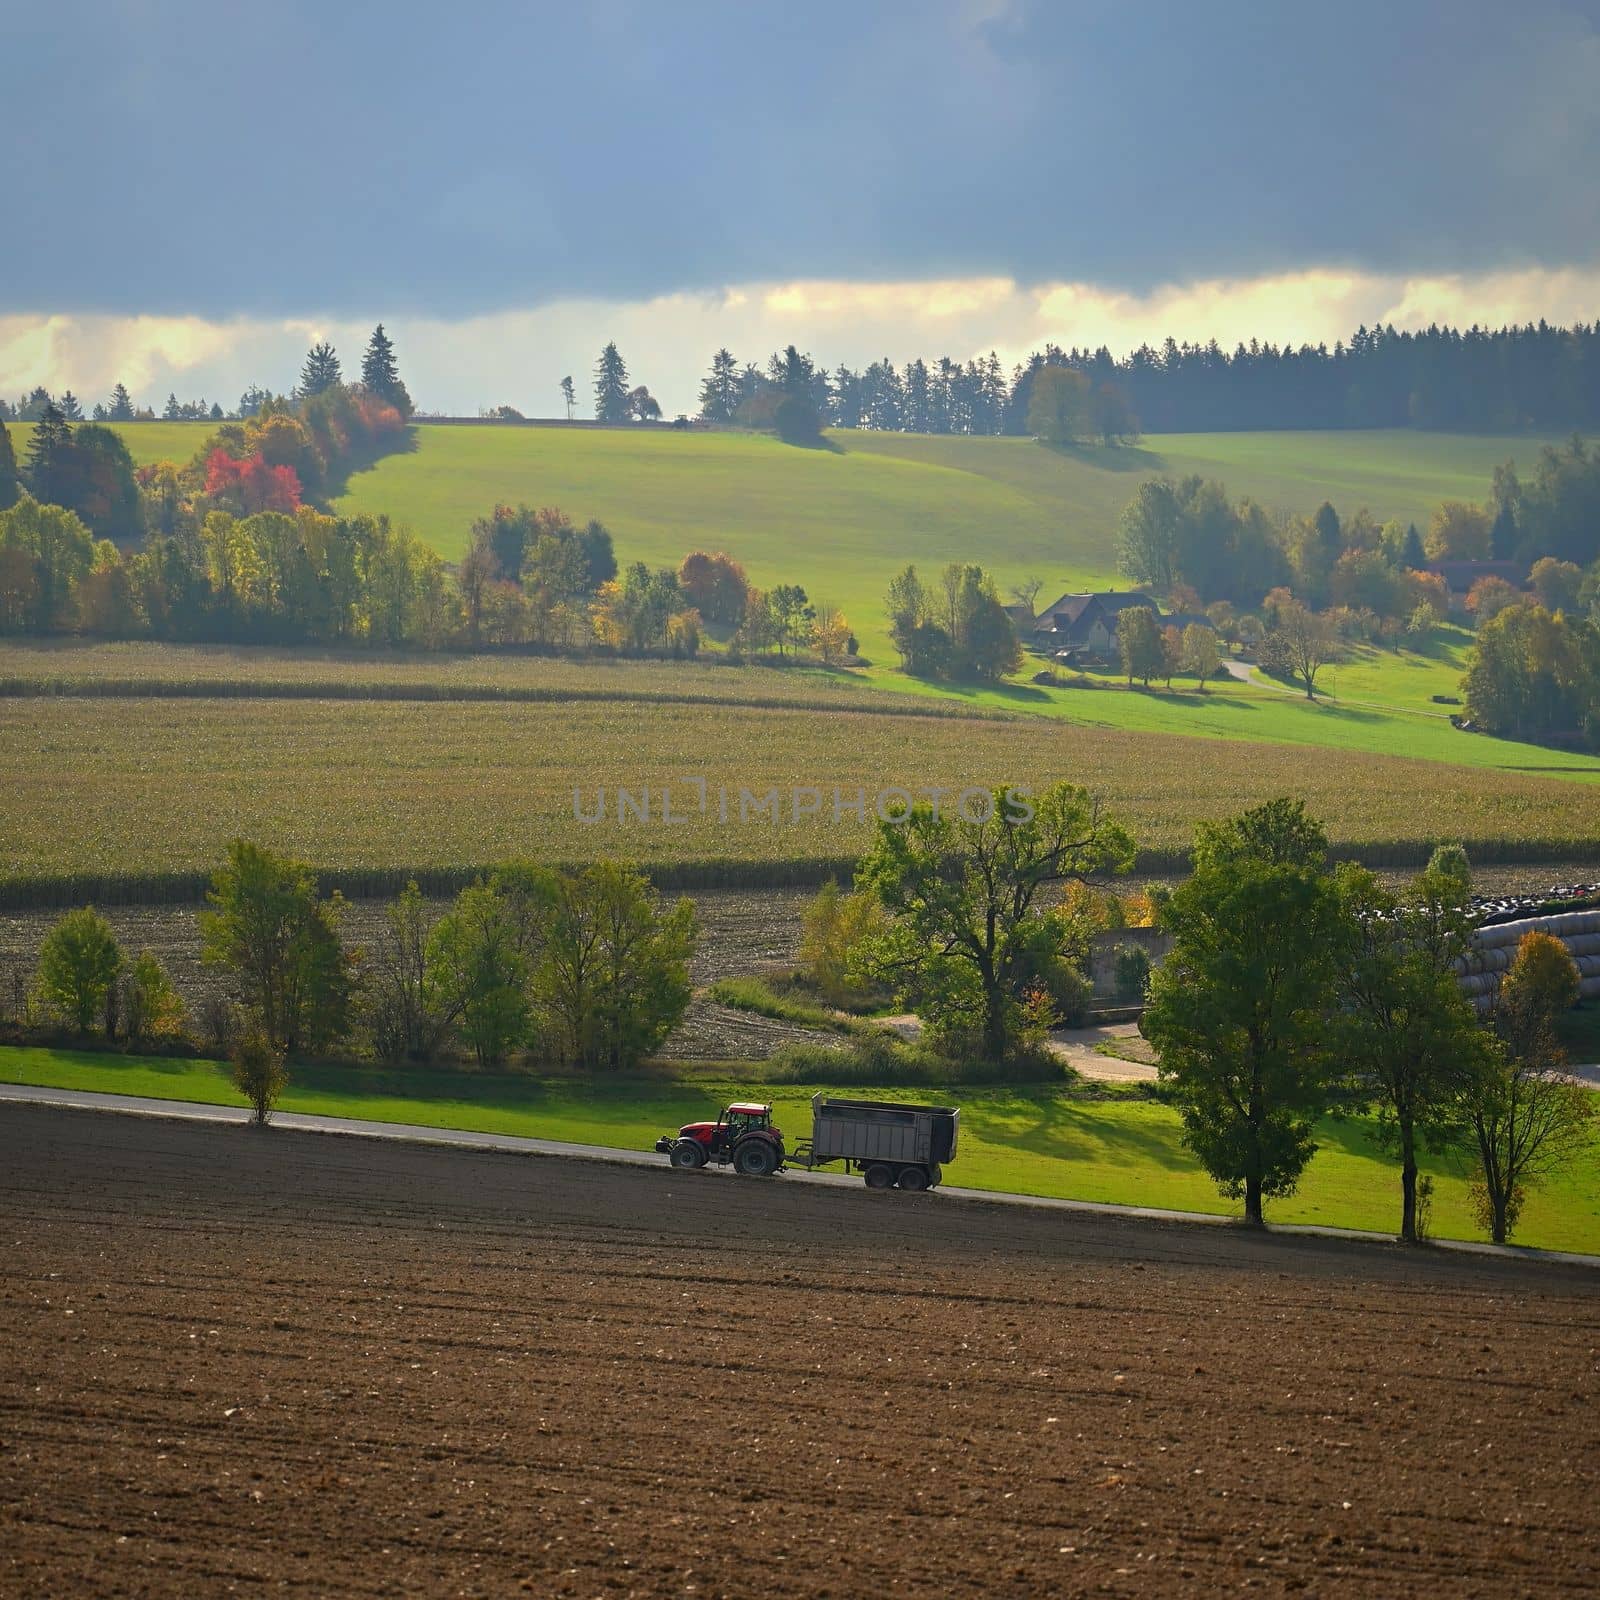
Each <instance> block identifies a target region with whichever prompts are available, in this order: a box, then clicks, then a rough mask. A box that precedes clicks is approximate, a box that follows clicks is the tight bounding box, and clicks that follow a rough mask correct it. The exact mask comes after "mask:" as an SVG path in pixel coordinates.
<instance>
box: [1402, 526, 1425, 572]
mask: <svg viewBox="0 0 1600 1600" xmlns="http://www.w3.org/2000/svg"><path fill="white" fill-rule="evenodd" d="M1427 564H1428V555H1427V552H1426V551H1425V550H1424V549H1423V548H1422V535H1421V534H1420V533H1418V532H1417V525H1416V523H1414V522H1412V523H1408V524H1407V526H1406V537H1405V543H1404V544H1402V545H1401V546H1400V565H1401V566H1402V567H1409V568H1410V569H1411V570H1412V571H1413V572H1420V571H1421V570H1422V568H1423V567H1425V566H1426V565H1427Z"/></svg>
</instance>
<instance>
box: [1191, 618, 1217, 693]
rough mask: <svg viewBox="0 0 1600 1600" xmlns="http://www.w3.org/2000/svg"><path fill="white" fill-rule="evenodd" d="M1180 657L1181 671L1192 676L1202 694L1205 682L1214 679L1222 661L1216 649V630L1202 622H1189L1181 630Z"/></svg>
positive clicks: (1204, 689)
mask: <svg viewBox="0 0 1600 1600" xmlns="http://www.w3.org/2000/svg"><path fill="white" fill-rule="evenodd" d="M1182 657H1183V670H1184V671H1185V672H1189V673H1192V674H1193V675H1194V680H1195V683H1196V684H1197V685H1198V686H1199V689H1200V692H1201V694H1204V693H1205V692H1206V683H1207V681H1208V680H1210V679H1211V678H1214V677H1216V675H1217V667H1218V666H1219V665H1220V663H1221V659H1222V657H1221V654H1220V652H1219V651H1218V649H1217V630H1216V629H1215V628H1208V627H1207V626H1206V625H1205V624H1204V623H1203V622H1191V623H1190V624H1189V625H1188V627H1186V628H1185V629H1184V630H1183V645H1182Z"/></svg>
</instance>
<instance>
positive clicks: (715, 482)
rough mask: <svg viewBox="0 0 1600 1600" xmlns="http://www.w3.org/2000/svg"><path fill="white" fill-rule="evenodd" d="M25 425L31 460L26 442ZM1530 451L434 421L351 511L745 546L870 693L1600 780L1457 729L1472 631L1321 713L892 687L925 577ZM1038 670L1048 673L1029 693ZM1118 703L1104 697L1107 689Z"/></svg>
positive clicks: (1176, 697)
mask: <svg viewBox="0 0 1600 1600" xmlns="http://www.w3.org/2000/svg"><path fill="white" fill-rule="evenodd" d="M208 427H209V425H208V424H203V423H162V422H158V423H138V424H126V425H123V426H122V427H121V428H120V430H119V431H121V432H122V434H123V435H124V437H125V438H127V440H128V442H129V446H130V449H131V450H132V451H133V453H134V455H135V457H136V459H138V460H140V461H148V460H154V459H159V458H161V457H163V456H170V457H175V458H178V459H184V458H186V457H188V456H190V455H192V454H193V453H194V451H195V449H196V448H197V447H198V444H199V442H200V441H201V440H203V438H204V437H205V434H206V431H207V428H208ZM26 431H27V430H26V429H25V428H23V429H20V430H18V432H19V440H18V442H19V445H21V444H22V443H24V440H23V439H22V438H21V435H23V434H25V433H26ZM1540 443H1541V441H1540V440H1539V439H1537V438H1533V437H1529V436H1492V435H1464V434H1441V433H1417V432H1410V431H1407V430H1394V431H1389V432H1313V433H1288V432H1286V433H1254V434H1246V433H1236V434H1226V433H1216V434H1168V435H1158V436H1153V437H1151V438H1147V439H1145V440H1143V441H1142V442H1141V443H1139V444H1138V445H1136V446H1131V447H1125V448H1118V449H1110V448H1094V449H1090V448H1085V449H1078V450H1056V449H1051V448H1049V447H1047V446H1044V445H1041V444H1039V443H1037V442H1036V441H1034V440H1031V439H1012V438H1000V439H994V438H966V437H934V436H927V435H911V434H893V433H868V432H844V431H835V432H833V433H832V434H830V435H829V437H828V440H827V447H826V448H821V449H810V450H808V449H798V448H795V447H792V446H789V445H785V444H781V443H779V442H778V441H776V440H774V439H771V438H768V437H765V436H759V435H754V434H743V433H734V432H727V433H697V432H677V431H674V430H672V429H670V428H663V429H649V430H646V429H638V430H632V429H604V430H602V429H594V430H588V429H578V428H571V429H569V428H559V427H542V428H541V427H528V428H524V427H517V426H512V425H507V426H494V425H485V426H450V425H442V424H427V423H423V424H419V425H418V426H417V428H416V429H415V448H414V449H413V450H411V451H409V452H406V453H402V454H398V455H394V456H390V457H387V458H385V459H384V460H383V461H381V462H379V463H378V464H377V466H376V467H374V468H372V469H371V470H370V471H366V472H362V473H359V474H357V475H356V476H355V477H354V478H353V479H352V480H351V483H350V486H349V490H348V492H347V493H346V494H345V495H344V496H342V497H341V499H340V500H339V501H338V502H337V505H338V509H340V510H342V511H346V512H384V513H387V514H388V515H390V516H391V517H393V518H394V519H395V520H396V521H398V522H400V523H403V524H406V525H408V526H410V527H411V528H413V529H414V530H415V531H416V532H418V533H419V534H420V535H422V536H423V537H425V538H426V539H427V540H428V541H429V542H430V543H431V544H432V545H433V546H434V547H435V548H437V549H438V550H439V551H440V552H441V553H442V554H444V555H445V556H447V557H454V556H458V555H460V554H461V552H462V551H463V550H464V549H465V548H466V543H467V539H468V535H469V530H470V527H471V524H472V521H473V519H474V518H475V517H477V516H480V515H482V514H483V513H484V512H486V511H487V510H488V509H489V508H490V507H492V506H493V505H494V504H495V503H496V502H502V501H510V502H516V501H527V502H529V503H530V504H536V505H559V506H561V507H562V508H563V509H564V510H565V511H566V512H567V513H568V514H569V515H571V516H574V517H581V518H587V517H591V516H594V517H599V518H600V519H601V520H602V521H604V522H605V523H606V524H607V525H608V526H609V527H610V528H611V529H612V531H613V534H614V535H615V538H616V542H617V552H618V556H619V558H620V559H621V560H623V561H630V560H635V559H642V560H646V561H650V562H657V563H669V562H670V563H676V562H677V561H678V560H679V559H681V557H682V556H683V555H684V553H685V552H687V551H688V550H691V549H695V548H705V549H725V550H727V551H729V552H731V553H732V554H733V555H735V556H736V557H738V559H740V560H741V561H742V562H744V563H745V565H746V567H747V568H748V570H749V572H750V574H751V577H752V578H753V579H754V580H755V581H756V582H758V583H763V584H770V583H774V582H778V581H796V582H799V583H801V584H803V585H804V586H805V587H806V589H807V590H808V592H809V593H810V595H811V597H812V599H813V600H814V601H816V602H818V603H819V604H828V605H836V606H838V607H840V608H841V609H842V610H843V611H844V612H845V614H846V615H847V616H848V617H849V618H850V620H851V622H852V623H853V625H854V626H855V629H856V632H857V634H858V636H859V637H860V639H861V644H862V650H863V652H864V654H865V655H866V656H867V658H868V660H869V662H870V665H869V666H868V667H867V668H866V669H865V671H864V672H860V673H856V674H852V676H853V677H855V678H856V679H857V681H862V680H864V681H865V682H867V683H869V684H871V686H873V687H875V688H878V689H881V690H890V691H894V692H898V693H908V694H915V695H921V696H924V697H926V696H937V697H940V698H943V699H947V700H953V701H956V702H959V703H965V704H967V705H970V706H975V707H983V708H990V709H1000V710H1009V711H1024V712H1033V713H1036V714H1042V715H1045V716H1049V717H1054V718H1058V719H1061V720H1063V721H1065V722H1067V723H1070V724H1077V725H1080V726H1084V727H1093V728H1116V729H1126V730H1128V731H1131V732H1148V733H1179V734H1188V735H1191V736H1196V737H1203V738H1208V739H1225V740H1246V741H1253V742H1257V743H1273V744H1294V745H1308V746H1314V747H1320V748H1324V749H1332V750H1352V751H1355V750H1360V751H1371V752H1374V753H1379V754H1394V755H1406V756H1412V757H1418V758H1421V759H1425V760H1430V761H1442V762H1446V763H1449V764H1452V765H1460V766H1470V767H1482V768H1488V769H1499V770H1507V771H1533V770H1538V771H1547V772H1552V773H1554V774H1556V775H1558V776H1563V777H1580V778H1593V777H1594V776H1596V775H1600V762H1597V761H1595V760H1594V759H1593V758H1590V757H1584V756H1561V757H1559V758H1558V757H1553V756H1552V755H1551V753H1550V752H1548V751H1543V750H1539V749H1536V748H1533V747H1529V746H1522V745H1515V744H1509V743H1503V742H1499V741H1493V740H1488V739H1484V738H1480V737H1474V736H1471V735H1466V734H1462V733H1460V732H1458V731H1457V730H1456V729H1454V728H1452V727H1451V725H1450V722H1449V709H1450V708H1449V707H1448V706H1444V705H1441V704H1438V703H1436V702H1435V701H1434V699H1433V697H1434V696H1436V695H1442V696H1459V694H1460V679H1461V674H1462V671H1463V670H1464V667H1465V661H1466V657H1467V653H1468V650H1469V648H1470V643H1471V635H1470V633H1468V632H1466V631H1465V630H1463V629H1460V628H1453V627H1447V628H1443V629H1440V630H1439V631H1438V633H1437V634H1436V636H1435V637H1434V638H1433V639H1432V640H1430V641H1428V642H1427V644H1426V645H1425V646H1424V647H1423V648H1422V649H1421V650H1406V651H1402V652H1390V651H1381V650H1374V649H1369V648H1363V649H1358V650H1356V651H1355V652H1353V653H1352V655H1351V657H1350V659H1348V660H1346V661H1341V662H1339V663H1336V664H1334V665H1333V666H1331V667H1329V668H1328V669H1327V670H1326V672H1325V674H1324V676H1323V679H1322V681H1321V683H1320V684H1319V696H1318V700H1317V702H1316V703H1315V704H1313V703H1311V702H1309V701H1307V700H1306V699H1305V698H1304V696H1301V695H1297V694H1294V693H1286V692H1284V691H1283V690H1281V689H1280V688H1277V687H1274V686H1272V685H1270V684H1265V683H1253V684H1241V683H1235V682H1228V683H1223V682H1218V683H1215V684H1213V685H1211V686H1210V688H1209V689H1208V692H1207V693H1205V694H1203V695H1202V694H1199V693H1197V692H1196V690H1195V689H1194V686H1193V685H1192V684H1185V683H1184V682H1183V681H1182V680H1180V681H1179V682H1178V684H1177V685H1176V686H1175V687H1174V689H1173V690H1171V691H1168V690H1165V689H1153V690H1151V691H1148V692H1146V691H1137V692H1130V691H1128V690H1127V689H1126V688H1125V687H1123V686H1121V685H1119V684H1117V682H1116V680H1115V679H1114V678H1102V679H1100V680H1098V681H1099V683H1100V684H1101V685H1102V689H1097V690H1085V689H1065V688H1060V689H1058V688H1042V687H1039V686H1036V685H1032V684H1029V683H1026V682H1015V683H1010V684H1006V685H1003V686H1000V687H999V688H996V689H990V690H962V689H959V688H952V687H950V686H947V685H931V684H926V683H920V682H918V681H916V680H913V679H910V678H907V677H906V676H905V675H904V674H902V673H900V672H898V671H896V670H895V667H894V654H893V651H892V649H891V648H890V645H889V641H888V638H887V635H886V633H885V625H884V617H883V611H882V601H883V592H884V589H885V587H886V586H887V584H888V581H889V579H890V577H891V576H892V575H893V574H894V572H896V571H897V570H898V569H899V568H900V567H901V566H903V565H904V564H905V563H906V562H907V561H914V562H916V563H918V564H919V565H920V566H921V567H922V569H923V570H924V572H932V571H934V570H936V569H937V568H938V567H940V566H941V565H943V564H944V563H946V562H949V561H958V560H959V561H971V560H978V561H981V562H983V563H984V564H985V565H986V566H988V567H990V568H991V569H992V570H993V571H994V572H995V573H996V575H997V577H998V579H999V581H1000V582H1001V584H1002V586H1004V585H1007V584H1009V583H1011V582H1015V581H1020V580H1022V579H1024V578H1027V577H1030V576H1031V577H1038V578H1040V579H1041V580H1043V589H1042V591H1041V604H1043V603H1046V602H1048V601H1049V600H1051V599H1053V598H1054V596H1055V595H1056V594H1058V593H1060V592H1062V591H1065V590H1070V589H1078V588H1084V587H1089V586H1100V585H1106V584H1110V583H1114V582H1116V581H1117V579H1116V574H1115V536H1116V523H1117V518H1118V515H1119V513H1120V512H1121V510H1122V507H1123V506H1124V505H1125V504H1126V503H1127V501H1128V500H1129V498H1130V497H1131V496H1132V495H1133V494H1134V492H1135V491H1136V489H1137V487H1138V485H1139V483H1140V482H1141V481H1142V480H1143V479H1144V478H1146V477H1149V476H1151V475H1153V474H1158V473H1168V474H1174V475H1183V474H1187V473H1200V474H1203V475H1207V476H1213V477H1220V478H1222V479H1223V480H1224V481H1225V482H1226V483H1227V485H1228V487H1229V490H1230V491H1231V492H1232V493H1233V494H1235V495H1245V494H1248V495H1251V496H1253V497H1255V498H1256V499H1258V500H1260V501H1262V502H1263V503H1264V504H1267V505H1269V506H1273V507H1279V508H1284V509H1291V510H1310V509H1311V508H1313V507H1315V506H1316V505H1317V504H1319V503H1320V502H1321V501H1322V500H1323V499H1329V500H1332V502H1333V503H1334V505H1335V506H1336V507H1338V509H1339V510H1340V511H1341V512H1342V513H1344V514H1349V513H1351V512H1353V511H1355V510H1356V509H1357V508H1358V507H1361V506H1366V507H1367V508H1368V509H1369V510H1371V511H1372V512H1373V514H1374V515H1376V516H1378V517H1380V518H1387V517H1390V516H1396V517H1403V518H1406V519H1408V520H1414V521H1416V522H1418V523H1419V524H1421V523H1425V522H1426V521H1427V519H1428V517H1429V515H1430V514H1431V511H1432V509H1433V507H1434V506H1435V505H1437V504H1438V502H1439V501H1440V500H1442V499H1445V498H1467V499H1481V498H1482V497H1483V496H1484V495H1485V494H1486V493H1487V490H1488V485H1489V481H1490V476H1491V473H1492V471H1493V468H1494V466H1495V464H1496V463H1498V462H1501V461H1504V460H1506V459H1508V458H1514V459H1516V460H1517V461H1519V462H1520V463H1522V464H1524V465H1526V464H1527V463H1528V462H1529V461H1530V460H1531V459H1532V457H1533V455H1534V453H1535V452H1536V451H1537V449H1538V448H1539V446H1540ZM1038 665H1039V663H1038V662H1037V661H1036V660H1035V659H1034V658H1031V657H1030V658H1029V661H1028V664H1027V666H1026V667H1025V670H1024V673H1023V674H1022V675H1021V676H1023V677H1026V676H1027V675H1029V674H1031V672H1032V671H1034V670H1035V669H1036V667H1037V666H1038ZM1102 690H1103V691H1104V692H1102Z"/></svg>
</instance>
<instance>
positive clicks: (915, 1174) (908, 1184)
mask: <svg viewBox="0 0 1600 1600" xmlns="http://www.w3.org/2000/svg"><path fill="white" fill-rule="evenodd" d="M900 1187H901V1188H902V1189H926V1188H927V1187H928V1174H927V1173H926V1172H924V1171H923V1170H922V1168H921V1167H902V1168H901V1169H900Z"/></svg>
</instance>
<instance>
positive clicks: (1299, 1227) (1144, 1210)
mask: <svg viewBox="0 0 1600 1600" xmlns="http://www.w3.org/2000/svg"><path fill="white" fill-rule="evenodd" d="M6 1101H14V1102H22V1103H27V1104H33V1105H48V1106H62V1107H66V1108H68V1109H71V1110H79V1111H99V1112H112V1113H116V1114H120V1115H124V1116H144V1117H165V1118H177V1119H180V1120H183V1121H194V1122H221V1123H232V1124H234V1125H239V1124H242V1123H244V1122H247V1121H248V1120H249V1117H250V1113H249V1112H248V1111H247V1110H245V1109H244V1108H243V1107H242V1106H218V1105H205V1104H202V1103H200V1102H198V1101H193V1100H154V1099H147V1098H144V1097H142V1096H139V1095H127V1094H93V1093H90V1092H89V1091H88V1090H84V1089H44V1088H38V1087H36V1086H34V1085H32V1084H20V1083H0V1105H3V1104H4V1103H5V1102H6ZM273 1125H274V1126H275V1127H282V1128H293V1129H295V1130H297V1131H301V1132H306V1133H325V1134H342V1135H345V1136H347V1137H356V1138H363V1139H399V1140H405V1141H408V1142H412V1143H420V1144H446V1145H455V1146H466V1147H468V1148H472V1149H478V1150H504V1151H508V1152H511V1153H513V1154H520V1155H535V1156H566V1157H568V1158H576V1159H579V1160H586V1161H606V1162H612V1163H617V1164H621V1165H625V1166H657V1165H660V1164H661V1162H662V1161H663V1160H664V1159H665V1158H664V1157H662V1156H660V1155H657V1154H656V1153H655V1152H654V1151H644V1150H621V1149H615V1148H613V1147H612V1146H610V1145H598V1144H569V1143H565V1142H563V1141H562V1140H559V1139H529V1138H523V1137H520V1136H518V1135H516V1134H509V1133H476V1132H472V1131H470V1130H466V1129H460V1128H433V1127H426V1126H422V1125H419V1124H415V1123H405V1122H368V1121H364V1120H362V1119H360V1118H356V1117H321V1116H312V1115H309V1114H307V1113H304V1112H298V1111H280V1112H277V1113H275V1114H274V1116H273ZM700 1176H701V1177H709V1178H714V1179H726V1180H728V1181H730V1182H740V1183H744V1182H750V1181H751V1180H750V1179H742V1178H736V1177H735V1176H734V1174H733V1173H732V1172H731V1171H729V1170H727V1169H725V1168H708V1169H706V1170H705V1171H704V1172H702V1173H701V1174H700ZM784 1177H785V1181H786V1182H796V1183H823V1184H848V1185H850V1186H851V1187H856V1186H858V1185H859V1184H860V1181H861V1180H860V1179H859V1178H850V1177H845V1176H843V1175H842V1174H839V1173H832V1172H805V1171H801V1170H798V1169H796V1168H793V1167H791V1168H789V1169H787V1171H786V1172H785V1174H784ZM939 1193H940V1194H942V1195H945V1196H947V1197H949V1198H951V1199H955V1200H968V1201H981V1202H984V1203H987V1204H992V1205H1013V1206H1029V1207H1033V1208H1037V1209H1041V1210H1047V1211H1079V1212H1083V1211H1087V1212H1092V1213H1096V1214H1099V1215H1102V1216H1116V1217H1143V1218H1146V1219H1148V1220H1151V1221H1157V1222H1193V1223H1205V1224H1209V1225H1211V1226H1212V1227H1231V1226H1235V1225H1236V1224H1235V1222H1234V1219H1233V1218H1231V1217H1219V1216H1213V1215H1211V1214H1210V1213H1208V1212H1203V1211H1166V1210H1162V1209H1160V1208H1158V1207H1155V1206H1113V1205H1101V1204H1098V1203H1096V1202H1094V1201H1090V1200H1058V1199H1054V1198H1052V1197H1048V1196H1044V1195H1028V1194H1012V1193H1008V1192H1006V1191H1004V1190H999V1189H963V1188H960V1187H958V1186H956V1185H954V1184H948V1183H946V1184H942V1185H941V1186H940V1188H939ZM1271 1231H1272V1232H1273V1233H1286V1234H1309V1235H1316V1236H1322V1237H1327V1238H1335V1239H1357V1240H1365V1241H1367V1242H1368V1243H1373V1244H1377V1243H1386V1242H1388V1236H1387V1235H1384V1234H1376V1233H1366V1232H1363V1231H1361V1230H1360V1229H1356V1228H1321V1227H1316V1226H1314V1225H1311V1224H1305V1223H1289V1224H1275V1225H1274V1226H1273V1228H1272V1230H1271ZM1434 1244H1435V1247H1436V1248H1439V1249H1443V1250H1460V1251H1465V1252H1467V1253H1469V1254H1474V1255H1491V1256H1494V1255H1499V1256H1507V1257H1513V1258H1517V1259H1521V1260H1530V1259H1531V1260H1540V1261H1546V1260H1548V1261H1566V1262H1573V1263H1576V1264H1577V1265H1579V1266H1588V1267H1600V1256H1589V1255H1576V1254H1573V1253H1571V1252H1567V1251H1558V1250H1525V1249H1519V1248H1518V1247H1516V1246H1514V1245H1492V1244H1478V1243H1474V1242H1471V1241H1467V1240H1458V1239H1439V1240H1435V1241H1434Z"/></svg>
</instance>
